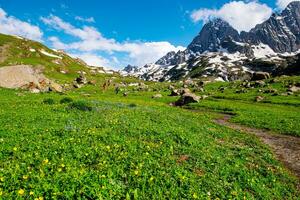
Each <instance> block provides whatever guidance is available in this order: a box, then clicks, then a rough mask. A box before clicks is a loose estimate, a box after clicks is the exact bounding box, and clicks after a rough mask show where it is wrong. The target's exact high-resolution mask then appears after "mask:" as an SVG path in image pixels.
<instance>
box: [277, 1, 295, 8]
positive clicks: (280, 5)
mask: <svg viewBox="0 0 300 200" xmlns="http://www.w3.org/2000/svg"><path fill="white" fill-rule="evenodd" d="M293 1H295V0H277V2H276V5H277V7H278V8H279V9H281V10H283V9H285V8H286V7H287V6H288V5H289V3H291V2H293Z"/></svg>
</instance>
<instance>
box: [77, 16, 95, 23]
mask: <svg viewBox="0 0 300 200" xmlns="http://www.w3.org/2000/svg"><path fill="white" fill-rule="evenodd" d="M75 19H76V20H77V21H81V22H88V23H95V19H94V17H89V18H84V17H80V16H76V17H75Z"/></svg>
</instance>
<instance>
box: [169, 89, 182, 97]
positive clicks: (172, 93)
mask: <svg viewBox="0 0 300 200" xmlns="http://www.w3.org/2000/svg"><path fill="white" fill-rule="evenodd" d="M169 96H171V97H177V96H180V92H179V91H178V90H175V89H173V90H172V91H171V94H170V95H169Z"/></svg>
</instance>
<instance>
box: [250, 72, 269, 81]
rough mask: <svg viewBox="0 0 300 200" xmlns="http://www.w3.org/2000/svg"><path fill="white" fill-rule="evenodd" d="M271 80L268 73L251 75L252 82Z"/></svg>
mask: <svg viewBox="0 0 300 200" xmlns="http://www.w3.org/2000/svg"><path fill="white" fill-rule="evenodd" d="M269 78H271V75H270V74H269V73H268V72H254V73H253V74H252V78H251V80H252V81H260V80H265V79H269Z"/></svg>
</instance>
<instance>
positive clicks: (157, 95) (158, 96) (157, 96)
mask: <svg viewBox="0 0 300 200" xmlns="http://www.w3.org/2000/svg"><path fill="white" fill-rule="evenodd" d="M162 97H163V96H162V95H161V94H155V95H153V96H152V99H158V98H162Z"/></svg>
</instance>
